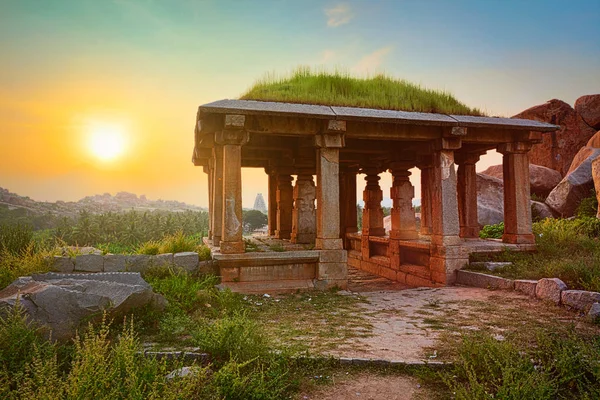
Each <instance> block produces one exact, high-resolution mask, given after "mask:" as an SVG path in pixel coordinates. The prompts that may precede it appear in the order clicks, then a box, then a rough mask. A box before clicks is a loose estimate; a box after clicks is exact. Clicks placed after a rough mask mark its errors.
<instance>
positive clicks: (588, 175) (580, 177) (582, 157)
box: [546, 147, 600, 217]
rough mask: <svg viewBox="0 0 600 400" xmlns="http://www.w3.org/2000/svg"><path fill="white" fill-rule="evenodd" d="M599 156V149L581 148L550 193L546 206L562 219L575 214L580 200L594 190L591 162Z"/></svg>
mask: <svg viewBox="0 0 600 400" xmlns="http://www.w3.org/2000/svg"><path fill="white" fill-rule="evenodd" d="M598 156H600V149H594V148H592V147H583V148H582V149H581V150H580V151H579V153H577V155H576V156H575V159H574V160H573V164H572V165H571V168H570V169H569V173H568V175H567V176H565V177H564V178H563V180H562V181H560V183H559V184H558V185H557V186H556V187H555V188H554V189H553V190H552V192H550V194H549V195H548V198H546V204H547V205H548V206H550V208H552V210H554V212H555V213H556V214H558V215H560V216H562V217H571V216H573V215H574V214H575V211H576V210H577V206H579V203H580V202H581V200H583V199H584V198H586V197H589V196H590V192H591V190H592V189H593V188H594V180H593V178H592V161H593V160H594V159H595V158H597V157H598Z"/></svg>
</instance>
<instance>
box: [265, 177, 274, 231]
mask: <svg viewBox="0 0 600 400" xmlns="http://www.w3.org/2000/svg"><path fill="white" fill-rule="evenodd" d="M265 171H266V170H265ZM267 175H268V177H269V194H268V200H267V201H268V207H269V209H268V216H269V218H268V220H269V227H268V229H269V232H268V234H269V236H275V231H276V230H277V175H276V173H275V171H274V170H272V169H269V170H268V171H267Z"/></svg>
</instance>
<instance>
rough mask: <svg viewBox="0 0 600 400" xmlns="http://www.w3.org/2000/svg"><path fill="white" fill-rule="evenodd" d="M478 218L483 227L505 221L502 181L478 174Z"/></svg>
mask: <svg viewBox="0 0 600 400" xmlns="http://www.w3.org/2000/svg"><path fill="white" fill-rule="evenodd" d="M477 217H478V221H479V225H481V226H485V225H493V224H497V223H499V222H502V221H504V187H503V183H502V180H500V179H498V178H494V177H491V176H488V175H483V174H477Z"/></svg>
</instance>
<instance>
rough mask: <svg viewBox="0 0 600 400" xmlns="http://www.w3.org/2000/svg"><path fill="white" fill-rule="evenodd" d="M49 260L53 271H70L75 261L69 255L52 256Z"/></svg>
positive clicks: (73, 267)
mask: <svg viewBox="0 0 600 400" xmlns="http://www.w3.org/2000/svg"><path fill="white" fill-rule="evenodd" d="M50 262H51V263H52V264H51V270H52V271H55V272H63V273H71V272H73V270H74V269H75V263H74V262H73V260H72V259H71V257H61V256H54V257H53V258H52V259H51V260H50Z"/></svg>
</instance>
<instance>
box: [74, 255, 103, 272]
mask: <svg viewBox="0 0 600 400" xmlns="http://www.w3.org/2000/svg"><path fill="white" fill-rule="evenodd" d="M103 270H104V257H103V256H102V255H100V254H83V255H78V256H77V257H75V271H82V272H102V271H103Z"/></svg>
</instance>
